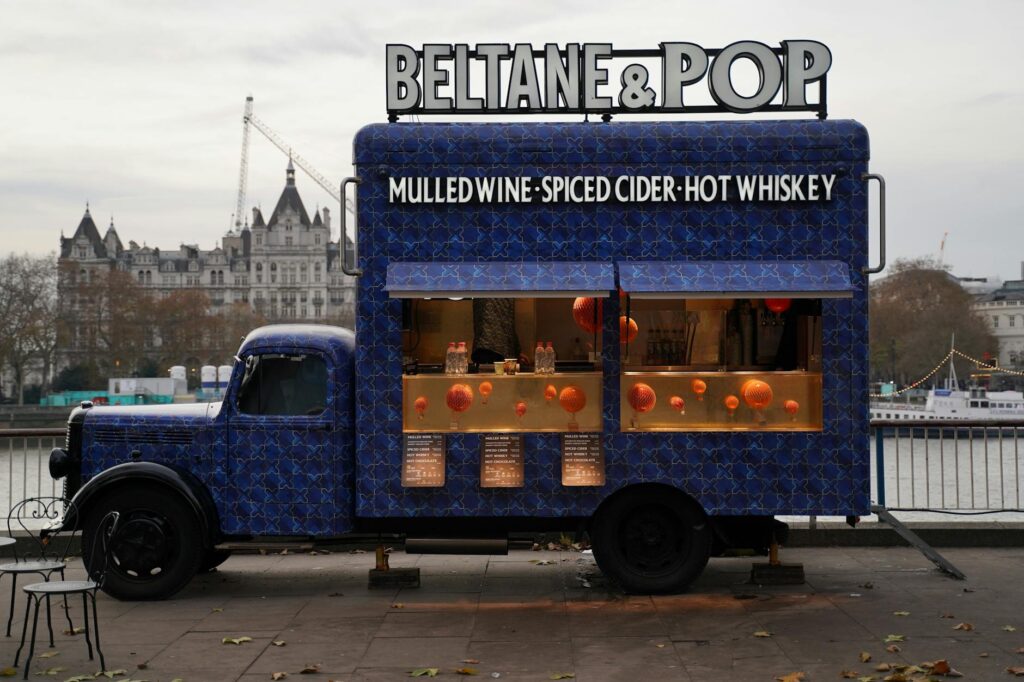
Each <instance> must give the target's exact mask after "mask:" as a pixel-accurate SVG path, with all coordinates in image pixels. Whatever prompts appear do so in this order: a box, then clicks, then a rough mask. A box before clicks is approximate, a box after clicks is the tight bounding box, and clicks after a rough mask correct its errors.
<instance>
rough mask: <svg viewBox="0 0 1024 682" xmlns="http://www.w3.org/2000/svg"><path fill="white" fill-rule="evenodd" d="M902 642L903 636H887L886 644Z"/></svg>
mask: <svg viewBox="0 0 1024 682" xmlns="http://www.w3.org/2000/svg"><path fill="white" fill-rule="evenodd" d="M902 641H903V635H886V636H885V643H886V644H889V643H891V642H902Z"/></svg>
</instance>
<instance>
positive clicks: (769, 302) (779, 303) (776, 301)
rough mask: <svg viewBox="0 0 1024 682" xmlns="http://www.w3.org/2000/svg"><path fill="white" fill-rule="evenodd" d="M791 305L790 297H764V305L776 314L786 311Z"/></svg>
mask: <svg viewBox="0 0 1024 682" xmlns="http://www.w3.org/2000/svg"><path fill="white" fill-rule="evenodd" d="M791 305H793V299H791V298H766V299H764V307H765V308H767V309H768V310H770V311H772V312H773V313H775V314H776V315H779V314H781V313H784V312H786V311H787V310H789V307H790V306H791Z"/></svg>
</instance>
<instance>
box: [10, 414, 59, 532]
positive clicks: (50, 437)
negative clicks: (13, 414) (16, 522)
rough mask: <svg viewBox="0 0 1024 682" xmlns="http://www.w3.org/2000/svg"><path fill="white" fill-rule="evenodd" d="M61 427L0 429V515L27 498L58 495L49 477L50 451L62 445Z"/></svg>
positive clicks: (56, 488) (57, 487) (55, 486)
mask: <svg viewBox="0 0 1024 682" xmlns="http://www.w3.org/2000/svg"><path fill="white" fill-rule="evenodd" d="M64 433H65V431H64V429H0V515H2V516H3V517H4V518H6V517H7V510H8V509H10V508H11V507H13V506H14V505H15V504H17V503H18V502H20V501H21V500H23V499H25V498H27V497H41V496H60V495H62V494H63V489H64V485H63V482H61V481H55V480H53V479H52V478H50V472H49V470H48V468H47V464H48V461H49V457H50V450H52V449H53V448H56V447H64Z"/></svg>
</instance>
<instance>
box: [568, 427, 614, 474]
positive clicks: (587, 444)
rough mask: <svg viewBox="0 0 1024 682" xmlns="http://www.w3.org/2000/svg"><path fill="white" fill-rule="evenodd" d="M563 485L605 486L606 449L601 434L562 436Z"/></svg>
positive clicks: (569, 434)
mask: <svg viewBox="0 0 1024 682" xmlns="http://www.w3.org/2000/svg"><path fill="white" fill-rule="evenodd" d="M562 485H564V486H601V485H604V447H603V446H602V444H601V434H599V433H563V434H562Z"/></svg>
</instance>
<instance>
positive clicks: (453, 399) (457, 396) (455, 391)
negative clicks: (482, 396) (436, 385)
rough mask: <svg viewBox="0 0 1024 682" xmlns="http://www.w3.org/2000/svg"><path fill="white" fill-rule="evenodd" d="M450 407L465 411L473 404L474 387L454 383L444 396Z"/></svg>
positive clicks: (454, 409)
mask: <svg viewBox="0 0 1024 682" xmlns="http://www.w3.org/2000/svg"><path fill="white" fill-rule="evenodd" d="M444 401H445V402H446V403H447V404H448V409H450V410H452V411H453V412H465V411H466V410H468V409H469V406H470V405H472V404H473V389H472V388H470V386H469V385H468V384H454V385H452V387H451V388H449V389H448V393H446V394H445V396H444Z"/></svg>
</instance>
